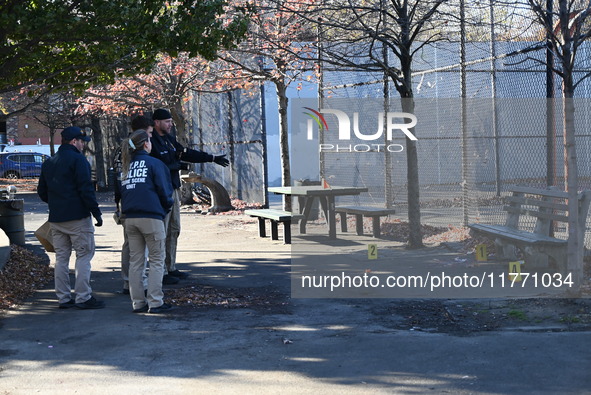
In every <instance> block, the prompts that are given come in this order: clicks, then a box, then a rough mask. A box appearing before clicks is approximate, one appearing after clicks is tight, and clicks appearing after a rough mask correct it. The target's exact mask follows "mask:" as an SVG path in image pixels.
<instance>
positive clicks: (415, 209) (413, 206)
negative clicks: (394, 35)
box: [397, 45, 423, 248]
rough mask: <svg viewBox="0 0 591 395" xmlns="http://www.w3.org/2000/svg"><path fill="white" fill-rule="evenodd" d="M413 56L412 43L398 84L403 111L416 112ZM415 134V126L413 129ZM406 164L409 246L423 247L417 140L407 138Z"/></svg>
mask: <svg viewBox="0 0 591 395" xmlns="http://www.w3.org/2000/svg"><path fill="white" fill-rule="evenodd" d="M411 65H412V56H411V53H410V45H409V47H408V48H406V50H405V51H402V54H401V57H400V67H401V70H402V74H403V79H404V80H403V83H402V84H398V85H397V90H398V92H399V93H400V97H401V100H402V111H404V112H407V113H411V114H414V110H415V102H414V95H413V91H412V70H411ZM411 132H412V133H413V134H414V133H415V132H414V128H413V129H412V130H411ZM406 166H407V170H406V171H407V174H406V178H407V183H408V195H407V200H408V226H409V232H410V233H409V235H408V247H409V248H420V247H423V235H422V232H421V205H420V187H419V157H418V152H417V143H416V141H413V140H410V139H409V138H408V137H407V138H406Z"/></svg>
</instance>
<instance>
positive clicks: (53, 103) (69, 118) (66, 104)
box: [29, 91, 80, 155]
mask: <svg viewBox="0 0 591 395" xmlns="http://www.w3.org/2000/svg"><path fill="white" fill-rule="evenodd" d="M76 107H77V104H76V97H75V96H74V95H73V94H71V93H70V92H66V91H63V92H59V93H54V94H51V95H45V96H42V97H41V98H40V102H39V103H37V104H36V105H34V106H33V107H32V108H31V109H30V110H29V115H31V116H32V117H33V118H35V120H37V122H39V123H40V124H41V125H43V126H45V127H47V128H48V129H49V149H50V152H51V155H53V154H55V151H56V150H55V141H54V140H53V137H54V135H55V132H56V131H57V130H58V129H63V128H65V127H68V126H71V125H72V124H74V123H76V122H77V121H78V120H79V118H80V117H79V116H78V115H76V113H75V110H76Z"/></svg>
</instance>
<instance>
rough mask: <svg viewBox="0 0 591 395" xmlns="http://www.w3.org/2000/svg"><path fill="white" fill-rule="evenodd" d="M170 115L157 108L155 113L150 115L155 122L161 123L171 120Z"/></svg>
mask: <svg viewBox="0 0 591 395" xmlns="http://www.w3.org/2000/svg"><path fill="white" fill-rule="evenodd" d="M171 118H172V115H170V112H169V111H168V110H165V109H164V108H159V109H157V110H156V111H154V114H153V115H152V119H153V120H155V121H162V120H164V119H171Z"/></svg>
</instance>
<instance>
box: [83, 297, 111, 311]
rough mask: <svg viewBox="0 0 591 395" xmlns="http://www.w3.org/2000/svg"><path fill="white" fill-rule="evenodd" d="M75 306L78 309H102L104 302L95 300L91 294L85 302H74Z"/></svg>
mask: <svg viewBox="0 0 591 395" xmlns="http://www.w3.org/2000/svg"><path fill="white" fill-rule="evenodd" d="M76 307H78V308H79V309H102V308H104V307H105V302H103V301H101V300H96V299H95V298H94V296H91V297H90V299H88V300H87V301H86V302H83V303H76Z"/></svg>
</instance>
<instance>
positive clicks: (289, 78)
mask: <svg viewBox="0 0 591 395" xmlns="http://www.w3.org/2000/svg"><path fill="white" fill-rule="evenodd" d="M283 4H284V2H283V1H275V0H266V1H263V2H260V3H258V4H257V6H256V8H257V12H256V15H254V16H253V17H252V18H251V20H250V26H249V30H248V33H247V38H246V40H244V41H243V42H242V43H241V45H239V46H238V47H237V48H235V49H233V50H231V51H225V52H223V53H221V55H220V58H221V59H223V60H224V61H225V62H227V63H228V64H230V65H232V66H233V67H234V69H235V70H236V72H237V73H240V74H241V75H242V76H243V77H244V78H247V79H250V80H252V81H269V82H271V83H273V85H275V89H276V92H277V97H278V102H279V104H278V111H279V143H280V148H281V151H280V152H281V181H282V185H283V186H288V185H291V169H290V158H289V137H288V136H289V130H288V122H287V111H288V104H289V101H288V97H287V88H288V86H290V84H292V83H294V82H295V81H297V80H298V79H300V78H302V75H303V74H304V73H305V72H307V71H310V70H312V69H313V66H312V60H313V57H312V45H311V43H310V42H309V41H308V39H309V37H308V33H309V31H310V30H309V26H310V24H309V23H306V20H305V19H303V18H301V17H300V16H301V15H302V14H303V13H305V12H307V11H309V10H310V7H311V5H310V3H309V2H308V1H305V0H292V2H291V3H290V7H291V8H286V7H284V6H283ZM283 207H284V209H285V210H287V211H291V201H290V199H289V196H284V201H283Z"/></svg>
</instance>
